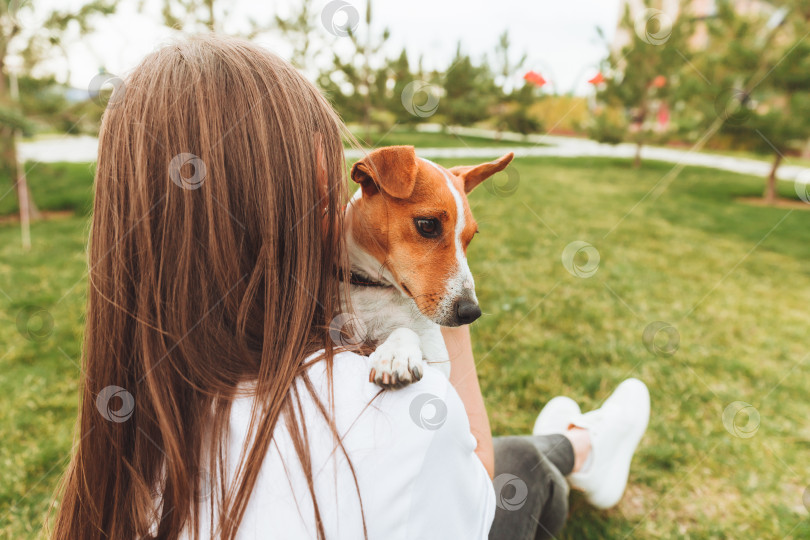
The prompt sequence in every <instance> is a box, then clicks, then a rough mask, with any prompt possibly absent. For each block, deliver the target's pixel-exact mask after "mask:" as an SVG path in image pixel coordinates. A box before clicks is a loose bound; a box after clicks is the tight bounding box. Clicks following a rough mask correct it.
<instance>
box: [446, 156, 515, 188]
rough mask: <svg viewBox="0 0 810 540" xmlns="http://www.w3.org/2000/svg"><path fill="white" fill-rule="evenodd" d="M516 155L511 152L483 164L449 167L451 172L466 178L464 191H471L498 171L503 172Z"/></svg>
mask: <svg viewBox="0 0 810 540" xmlns="http://www.w3.org/2000/svg"><path fill="white" fill-rule="evenodd" d="M513 157H515V154H514V153H513V152H509V153H508V154H506V155H505V156H503V157H500V158H498V159H496V160H495V161H490V162H489V163H482V164H481V165H469V166H463V167H453V168H452V169H449V170H450V172H451V173H453V174H455V175H456V176H460V177H461V178H462V179H463V180H464V191H466V192H467V193H469V192H471V191H472V190H473V189H474V188H475V186H477V185H478V184H480V183H481V182H483V181H484V180H486V179H487V178H489V177H490V176H492V175H493V174H495V173H497V172H501V171H502V170H504V169H505V168H506V166H507V165H509V162H510V161H512V158H513Z"/></svg>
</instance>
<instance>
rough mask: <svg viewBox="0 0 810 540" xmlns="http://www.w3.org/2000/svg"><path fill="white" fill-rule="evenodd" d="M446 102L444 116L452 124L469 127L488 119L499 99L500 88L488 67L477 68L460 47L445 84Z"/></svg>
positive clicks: (484, 65)
mask: <svg viewBox="0 0 810 540" xmlns="http://www.w3.org/2000/svg"><path fill="white" fill-rule="evenodd" d="M442 86H443V87H444V94H445V95H444V99H443V101H442V108H441V111H442V114H443V115H444V116H445V119H446V120H447V122H448V123H450V124H458V125H470V124H474V123H475V122H479V121H481V120H484V119H485V118H487V117H488V116H489V109H490V107H491V106H492V105H493V103H495V101H496V100H497V98H498V87H497V86H496V85H495V79H494V77H493V74H492V72H491V71H490V69H489V67H488V66H487V65H486V63H483V64H482V65H480V66H476V65H475V64H474V63H473V61H472V59H471V58H470V56H469V55H468V54H466V53H463V52H462V50H461V43H460V42H459V44H458V46H457V47H456V55H455V57H454V58H453V61H452V62H451V64H450V68H449V69H448V70H447V71H446V72H445V74H444V78H443V81H442Z"/></svg>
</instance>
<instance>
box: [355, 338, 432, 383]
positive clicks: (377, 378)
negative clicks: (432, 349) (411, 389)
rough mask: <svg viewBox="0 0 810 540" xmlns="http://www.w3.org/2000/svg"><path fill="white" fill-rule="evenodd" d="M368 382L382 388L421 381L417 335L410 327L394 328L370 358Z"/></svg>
mask: <svg viewBox="0 0 810 540" xmlns="http://www.w3.org/2000/svg"><path fill="white" fill-rule="evenodd" d="M369 359H370V360H371V373H369V376H368V380H369V381H371V382H375V383H377V384H378V385H380V386H382V387H383V388H401V387H403V386H407V385H409V384H411V383H412V382H416V381H418V380H419V379H421V378H422V373H423V370H424V369H423V361H422V349H421V347H420V346H419V336H418V335H417V334H416V332H414V331H413V330H411V329H410V328H397V329H396V330H394V331H393V332H391V335H390V336H388V338H387V339H386V340H385V341H384V342H382V344H381V345H380V346H379V347H377V350H375V351H374V352H373V353H371V355H370V356H369Z"/></svg>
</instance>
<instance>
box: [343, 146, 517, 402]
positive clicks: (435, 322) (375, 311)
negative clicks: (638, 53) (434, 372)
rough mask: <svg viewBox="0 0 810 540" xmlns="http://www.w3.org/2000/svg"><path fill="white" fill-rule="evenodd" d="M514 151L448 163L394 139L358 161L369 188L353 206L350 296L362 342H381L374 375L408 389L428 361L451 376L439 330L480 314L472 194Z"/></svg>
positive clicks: (349, 217)
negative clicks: (473, 269) (472, 261)
mask: <svg viewBox="0 0 810 540" xmlns="http://www.w3.org/2000/svg"><path fill="white" fill-rule="evenodd" d="M513 156H514V154H512V153H509V154H506V155H505V156H503V157H502V158H500V159H497V160H495V161H492V162H490V163H483V164H481V165H474V166H469V167H453V168H451V169H445V168H444V167H441V166H439V165H436V164H435V163H433V162H431V161H428V160H426V159H422V158H418V157H417V156H416V153H415V152H414V148H413V147H412V146H390V147H386V148H380V149H377V150H374V151H373V152H371V153H370V154H369V155H368V156H366V157H365V158H364V159H362V160H360V161H358V162H357V163H355V164H354V166H353V167H352V170H351V177H352V179H353V180H354V181H355V182H357V183H358V184H360V189H358V190H357V193H355V195H354V197H353V198H352V200H351V201H350V202H349V204H348V206H347V208H346V223H347V244H348V250H349V258H350V261H351V272H352V275H351V280H350V283H351V285H350V288H351V291H350V293H351V294H350V296H351V308H352V311H353V313H354V315H355V316H356V317H357V318H358V319H359V320H360V322H361V323H362V324H361V325H360V326H363V327H364V328H363V329H362V333H363V336H362V337H361V339H362V340H363V341H364V342H365V343H366V344H367V345H369V346H371V347H376V349H375V351H374V352H373V353H372V354H371V356H370V359H371V362H372V369H371V373H370V375H369V380H372V381H374V382H376V383H377V384H379V385H380V386H382V387H391V388H396V387H401V386H405V385H408V384H410V383H412V382H414V381H418V380H419V379H421V378H422V373H423V365H424V362H427V363H429V364H432V365H435V366H436V367H438V368H439V369H441V370H442V371H443V372H444V373H445V375H448V376H449V374H450V363H449V357H448V354H447V349H446V348H445V345H444V340H443V339H442V335H441V331H440V328H439V327H440V326H459V325H463V324H469V323H471V322H473V321H475V320H476V319H477V318H478V317H480V316H481V309H480V308H479V307H478V299H477V297H476V295H475V282H474V281H473V277H472V274H471V273H470V267H469V265H468V264H467V256H466V253H467V246H468V245H469V243H470V241H471V240H472V238H473V235H475V233H476V232H478V226H477V224H476V222H475V219H474V218H473V215H472V212H471V211H470V206H469V204H468V202H467V197H466V194H467V193H469V192H470V191H472V190H473V188H475V187H476V186H477V185H478V184H480V183H481V182H483V181H484V180H486V179H487V178H489V177H490V176H492V175H493V174H495V173H497V172H499V171H501V170H503V169H504V168H506V166H507V165H508V164H509V162H510V161H512V157H513ZM343 297H344V298H345V297H346V295H345V294H344V295H343Z"/></svg>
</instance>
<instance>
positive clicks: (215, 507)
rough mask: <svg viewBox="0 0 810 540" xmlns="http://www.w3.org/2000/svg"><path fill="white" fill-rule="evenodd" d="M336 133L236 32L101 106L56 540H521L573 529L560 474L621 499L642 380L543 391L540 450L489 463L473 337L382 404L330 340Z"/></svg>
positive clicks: (161, 64) (294, 83) (363, 369)
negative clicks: (593, 404) (75, 397)
mask: <svg viewBox="0 0 810 540" xmlns="http://www.w3.org/2000/svg"><path fill="white" fill-rule="evenodd" d="M344 132H345V128H344V127H343V125H342V123H341V122H340V120H339V119H338V117H337V116H336V115H335V113H334V112H333V111H332V109H331V107H330V106H329V104H328V103H327V102H326V101H325V99H324V98H323V97H322V96H321V95H320V94H319V92H318V91H317V90H316V89H315V87H314V86H313V85H312V84H310V83H309V82H307V81H306V80H305V79H304V78H303V77H302V76H301V75H299V74H298V73H297V72H296V71H295V70H294V69H293V68H292V67H291V66H290V65H289V64H287V63H286V62H284V61H283V60H281V59H279V58H277V57H275V56H273V55H272V54H269V53H267V52H265V51H264V50H262V49H260V48H258V47H256V46H254V45H251V44H249V43H247V42H244V41H240V40H235V39H224V38H219V37H211V36H209V37H200V38H194V39H191V40H189V41H187V42H184V43H180V44H177V45H172V46H168V47H165V48H163V49H160V50H159V51H157V52H155V53H153V54H151V55H149V56H148V57H147V58H146V59H145V60H144V61H143V62H142V63H141V64H140V65H139V66H138V67H137V68H136V69H135V70H134V71H133V72H132V74H131V75H130V76H129V77H128V78H127V80H126V81H125V84H124V86H122V87H121V88H119V89H118V90H117V91H116V93H115V94H114V95H113V97H112V99H111V101H110V103H109V105H108V110H107V111H106V113H105V116H104V121H103V123H102V128H101V134H100V140H99V156H98V166H97V172H96V178H95V208H94V214H93V224H92V230H91V235H90V249H89V258H90V260H89V266H90V270H89V284H90V286H89V290H88V302H87V325H86V333H85V342H84V372H83V399H82V405H81V412H80V419H79V424H78V432H77V438H76V447H75V455H74V456H73V459H72V461H71V463H70V467H69V469H68V471H67V473H66V476H65V479H64V482H63V489H62V497H61V505H60V506H59V508H58V514H57V516H56V521H55V526H54V531H53V536H54V537H55V538H71V539H74V538H83V539H94V538H114V539H116V540H119V539H127V538H179V537H181V538H213V537H216V538H226V539H232V538H269V537H273V538H276V537H278V538H313V537H318V538H349V539H355V538H363V537H368V538H386V539H387V538H443V539H445V538H483V537H486V536H487V535H488V534H491V535H492V536H493V537H500V538H524V537H526V538H534V537H535V536H536V535H540V536H542V535H543V534H546V533H548V534H556V532H557V531H558V530H559V529H560V527H561V526H562V524H563V523H564V520H565V517H566V513H567V500H566V498H567V490H568V486H567V485H566V483H565V481H564V480H562V476H563V475H565V474H568V473H570V472H571V471H572V470H579V471H580V472H579V474H580V475H581V476H580V479H579V481H578V482H579V485H580V487H583V488H584V489H585V490H586V493H587V494H588V496H589V497H591V498H592V500H593V501H594V502H595V503H596V504H598V505H601V506H605V505H611V504H615V502H616V501H618V498H619V497H620V496H621V492H622V491H623V490H624V484H625V482H626V479H627V468H629V463H630V457H631V456H632V454H633V450H634V449H635V445H636V444H637V442H638V439H639V438H640V437H641V433H643V431H644V427H643V426H646V416H645V414H644V412H643V408H644V404H645V403H647V405H646V406H647V407H648V401H647V402H645V398H646V389H644V390H643V391H642V388H643V385H641V383H638V384H636V383H633V382H632V381H631V382H630V383H625V386H627V385H628V384H629V387H628V388H626V389H625V390H624V391H623V392H617V393H616V394H614V396H613V397H612V398H611V399H613V400H614V405H613V406H612V407H609V406H608V405H609V404H610V400H609V402H608V403H607V404H606V406H605V407H603V409H601V410H600V411H596V413H598V414H594V413H589V414H590V415H591V416H588V415H580V414H579V409H578V407H576V406H575V405H573V406H572V405H571V403H572V402H571V403H569V401H570V400H569V401H565V400H562V401H561V400H559V399H558V400H556V401H554V402H552V403H555V406H554V407H548V408H547V409H546V410H545V411H544V414H541V417H540V418H539V419H538V427H537V429H536V431H537V432H538V433H543V434H544V435H541V436H537V437H522V438H521V437H518V438H507V439H496V444H495V448H496V449H495V452H493V443H492V438H491V435H490V432H489V424H488V421H487V416H486V411H485V409H484V405H483V399H482V397H481V392H480V389H479V386H478V380H477V377H476V374H475V364H474V361H473V357H472V352H471V346H470V341H469V331H468V330H467V329H466V328H459V329H453V330H447V332H446V333H445V339H446V341H447V344H448V350H449V352H450V355H451V358H452V363H453V366H452V373H453V375H452V376H451V380H450V381H448V380H447V379H445V378H444V377H443V376H442V375H441V374H440V373H439V372H438V371H435V370H433V369H430V368H429V369H427V370H426V372H425V375H424V377H423V379H422V380H421V381H420V382H419V383H416V384H413V385H411V386H409V387H407V388H405V389H402V390H397V391H386V392H382V391H381V390H380V389H379V388H378V387H376V386H375V385H374V384H372V383H369V382H368V370H369V366H368V363H367V359H366V358H365V357H363V356H359V355H357V354H355V353H352V352H347V351H345V350H343V349H341V348H340V347H338V345H337V344H336V343H334V342H333V340H332V339H331V338H330V332H329V328H330V324H332V325H333V321H335V320H336V318H338V317H339V316H340V315H341V314H340V312H339V287H340V285H341V283H340V279H341V278H340V277H339V276H348V275H349V271H348V267H347V257H346V251H345V245H344V241H343V216H342V208H343V205H344V203H345V201H346V200H347V186H346V182H345V170H346V166H345V163H344V160H343V147H342V144H341V137H342V135H343V134H344ZM332 334H333V335H334V332H333V333H332ZM338 341H339V340H338ZM639 385H640V386H639ZM639 404H641V406H639ZM628 405H629V407H628ZM639 411H641V412H639ZM642 424H643V425H642ZM554 433H557V434H554ZM605 434H608V436H607V437H606V436H605ZM623 439H627V440H629V441H630V443H632V444H630V448H629V449H628V448H627V446H628V445H627V444H626V443H625V444H624V448H623V449H621V450H617V449H615V448H612V446H611V445H613V446H616V444H614V443H613V442H612V441H614V440H623ZM600 448H601V449H603V451H600ZM591 449H593V450H591ZM494 453H495V454H497V456H495V457H493V454H494ZM493 461H496V463H493ZM625 461H626V463H625ZM608 470H610V471H614V470H615V471H618V472H615V471H614V472H611V474H610V475H607V476H611V478H610V480H609V481H604V480H601V478H602V477H604V476H606V475H605V474H604V473H605V471H608ZM496 474H497V475H496ZM493 476H495V487H496V489H497V491H498V493H496V490H494V489H493V483H492V480H491V478H492V477H493ZM575 478H576V477H575V475H572V476H571V479H572V480H571V482H572V484H574V485H577V481H576V480H575ZM589 478H590V480H589ZM516 479H517V480H516ZM589 482H590V483H589ZM606 486H607V487H606ZM524 488H525V489H524ZM510 490H511V491H510ZM524 491H525V492H524ZM496 508H497V509H498V515H497V517H496V516H495V513H496ZM493 519H494V520H495V525H494V526H493ZM491 528H492V531H491V533H490V529H491ZM544 531H545V532H544Z"/></svg>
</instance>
